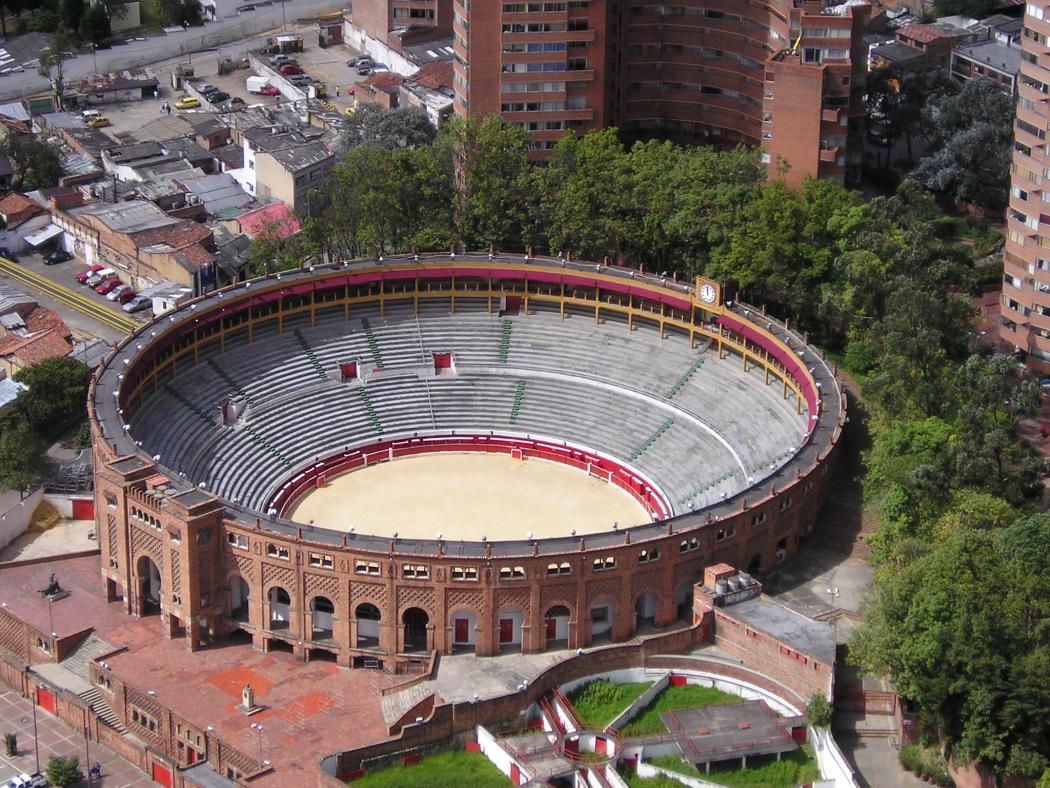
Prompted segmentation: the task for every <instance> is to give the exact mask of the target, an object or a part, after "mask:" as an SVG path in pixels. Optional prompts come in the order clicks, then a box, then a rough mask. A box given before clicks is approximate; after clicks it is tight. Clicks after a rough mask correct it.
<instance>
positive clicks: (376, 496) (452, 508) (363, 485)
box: [290, 454, 649, 541]
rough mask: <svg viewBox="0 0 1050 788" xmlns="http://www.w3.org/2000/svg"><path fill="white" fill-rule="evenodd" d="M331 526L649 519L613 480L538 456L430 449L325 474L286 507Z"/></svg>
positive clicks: (375, 530) (463, 534)
mask: <svg viewBox="0 0 1050 788" xmlns="http://www.w3.org/2000/svg"><path fill="white" fill-rule="evenodd" d="M290 516H291V517H292V518H293V519H295V520H298V521H299V522H301V523H305V522H309V521H310V520H313V521H314V522H315V523H316V524H317V525H321V526H324V527H325V528H331V529H333V530H337V531H348V530H350V527H351V526H353V527H354V528H356V529H357V533H362V534H382V535H390V534H394V533H397V534H398V535H399V536H401V537H404V538H414V539H433V538H435V537H436V536H437V534H438V532H441V533H442V535H443V536H444V538H445V539H469V540H479V539H480V538H481V537H482V536H487V537H488V538H489V540H491V541H499V540H508V539H524V538H525V537H526V535H527V534H528V533H529V532H532V534H533V535H534V536H536V537H537V538H545V537H551V536H568V534H569V532H570V531H571V530H572V529H573V528H575V529H576V533H578V534H586V533H594V532H596V531H607V530H610V529H611V528H612V525H613V523H614V522H615V523H619V524H620V525H621V526H629V525H639V524H641V523H644V522H648V521H649V518H648V515H647V514H646V513H645V510H644V509H643V508H642V507H641V506H640V505H639V504H638V503H637V502H636V501H635V500H634V499H633V498H632V497H631V496H630V495H628V494H627V493H625V492H624V491H623V490H621V489H620V488H618V487H615V486H613V485H611V484H608V483H606V482H603V481H599V480H598V479H595V478H592V477H590V476H587V475H586V474H585V473H583V472H582V471H577V470H575V469H573V468H568V467H566V466H564V465H559V464H558V463H553V462H544V461H543V460H524V461H522V460H513V459H511V458H510V457H507V456H504V455H499V454H429V455H424V456H420V457H406V458H404V459H400V460H394V461H393V462H384V463H381V464H379V465H373V466H372V467H370V468H363V469H361V470H359V471H354V472H352V473H348V474H345V475H344V476H340V477H339V478H337V479H334V480H331V481H329V483H328V486H327V487H324V488H322V489H319V490H315V491H313V492H311V493H310V494H308V495H307V496H306V497H305V498H303V500H302V501H301V502H300V503H299V504H298V505H297V506H296V507H295V509H294V510H292V512H291V513H290Z"/></svg>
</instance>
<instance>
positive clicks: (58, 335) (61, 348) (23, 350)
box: [0, 306, 73, 367]
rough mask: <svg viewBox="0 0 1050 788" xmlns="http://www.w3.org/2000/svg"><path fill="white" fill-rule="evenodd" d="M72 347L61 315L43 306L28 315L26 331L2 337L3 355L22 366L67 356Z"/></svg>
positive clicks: (24, 329) (0, 354)
mask: <svg viewBox="0 0 1050 788" xmlns="http://www.w3.org/2000/svg"><path fill="white" fill-rule="evenodd" d="M72 348H73V343H72V342H71V341H70V334H69V328H68V327H67V326H66V323H65V321H64V320H62V316H61V315H59V314H58V312H55V311H53V310H51V309H47V308H46V307H40V306H38V307H37V308H36V309H34V310H33V311H32V312H30V313H29V314H28V315H26V316H25V328H22V329H18V330H15V331H4V332H3V337H2V338H0V356H13V357H14V359H15V360H16V361H17V363H18V364H19V366H23V367H31V366H33V365H34V364H39V363H40V362H41V361H44V360H46V359H49V358H56V357H58V358H61V357H63V356H67V355H69V351H70V350H71V349H72Z"/></svg>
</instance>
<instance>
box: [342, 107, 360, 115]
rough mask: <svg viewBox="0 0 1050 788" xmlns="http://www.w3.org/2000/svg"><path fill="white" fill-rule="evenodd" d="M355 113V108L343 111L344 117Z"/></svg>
mask: <svg viewBox="0 0 1050 788" xmlns="http://www.w3.org/2000/svg"><path fill="white" fill-rule="evenodd" d="M355 112H357V107H347V108H346V109H344V110H343V114H344V115H353V114H354V113H355Z"/></svg>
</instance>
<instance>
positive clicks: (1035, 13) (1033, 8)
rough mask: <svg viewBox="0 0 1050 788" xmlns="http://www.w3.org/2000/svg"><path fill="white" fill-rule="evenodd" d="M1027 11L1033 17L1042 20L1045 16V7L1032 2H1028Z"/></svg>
mask: <svg viewBox="0 0 1050 788" xmlns="http://www.w3.org/2000/svg"><path fill="white" fill-rule="evenodd" d="M1025 13H1026V14H1028V16H1030V17H1032V19H1040V20H1041V19H1042V18H1043V9H1042V8H1040V7H1039V6H1037V5H1034V4H1032V3H1027V4H1026V5H1025Z"/></svg>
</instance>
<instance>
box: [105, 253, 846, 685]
mask: <svg viewBox="0 0 1050 788" xmlns="http://www.w3.org/2000/svg"><path fill="white" fill-rule="evenodd" d="M90 408H91V416H92V429H93V434H94V438H95V440H94V453H95V477H96V484H95V489H96V512H97V518H98V533H99V537H100V542H101V548H102V557H103V574H104V584H105V588H106V594H107V598H109V599H117V598H122V599H123V604H124V606H125V609H126V610H127V611H128V612H129V613H132V614H135V615H147V614H150V613H159V616H160V620H161V622H162V631H163V632H164V634H165V636H167V637H184V638H185V640H186V643H187V645H188V647H189V648H197V647H198V646H199V645H201V644H202V643H203V642H207V641H211V640H216V639H219V638H221V637H223V636H226V635H230V634H232V633H235V632H237V631H238V630H239V631H241V632H243V633H246V634H247V635H248V636H250V637H251V640H252V642H253V643H254V644H255V646H256V647H258V648H261V649H266V650H270V649H285V650H290V651H292V652H294V653H295V654H296V655H298V656H301V657H303V658H306V659H331V660H334V661H336V662H338V663H339V664H342V665H346V666H353V665H369V666H372V665H382V666H383V667H384V668H386V669H389V670H402V669H407V668H408V667H409V666H410V665H411V664H412V663H414V662H419V661H420V660H425V659H426V658H427V656H428V655H430V654H433V653H435V652H436V653H450V652H452V651H453V650H459V649H469V650H473V651H475V652H476V653H478V654H497V653H501V652H502V651H508V650H511V651H519V650H520V651H525V652H537V651H543V650H545V649H548V648H581V647H585V646H588V645H591V644H592V643H594V642H598V641H600V640H602V639H611V640H613V641H619V640H625V639H628V638H630V637H631V636H632V635H633V634H634V633H635V632H636V631H639V629H640V628H646V627H656V628H659V627H664V626H667V625H670V624H672V623H674V622H675V621H676V620H677V619H678V618H679V614H680V613H681V614H682V615H683V616H686V617H687V616H688V615H689V608H690V604H689V603H690V600H691V593H692V587H693V585H694V584H695V583H696V582H697V581H698V580H699V578H700V577H701V575H702V571H703V567H704V566H706V565H708V564H712V563H717V562H726V563H729V564H732V565H736V566H741V567H747V568H748V569H749V570H750V571H753V572H761V571H765V570H768V569H771V568H772V567H773V566H774V565H775V564H776V563H778V562H779V561H782V560H784V559H785V558H786V557H788V556H790V555H791V554H793V552H794V551H795V549H796V548H797V545H798V540H799V538H800V537H803V536H804V535H805V534H807V533H808V532H809V530H810V529H811V528H812V527H813V523H814V520H815V518H816V515H817V513H818V511H819V509H820V505H821V503H822V502H823V500H824V498H825V497H826V494H827V491H828V489H829V485H830V480H831V474H830V471H831V468H832V466H833V463H834V459H835V456H836V447H837V443H838V439H839V436H840V431H841V427H842V424H843V422H844V419H845V400H844V397H843V395H842V393H841V390H840V387H839V384H838V382H837V381H836V378H835V375H834V370H833V369H832V368H831V367H830V366H829V365H828V364H827V363H826V362H825V361H824V360H823V358H822V357H821V354H820V353H819V351H817V350H816V349H815V348H813V347H811V346H808V345H807V344H806V341H805V338H804V337H802V336H799V335H797V334H795V333H793V332H791V331H790V330H789V329H788V327H787V326H785V325H784V324H782V323H780V322H778V321H774V320H772V319H771V318H768V317H766V316H764V315H761V314H758V313H757V312H754V311H751V310H748V309H747V308H744V307H741V306H739V305H735V304H730V303H729V302H723V298H722V294H721V293H720V292H719V288H718V285H717V283H713V282H708V281H706V280H697V281H696V282H695V283H691V284H687V283H682V282H675V281H672V280H670V279H667V278H664V277H658V276H652V275H649V274H645V273H643V272H640V271H634V270H630V269H622V268H616V267H610V266H605V265H598V264H595V263H585V262H574V261H569V260H564V259H558V258H536V257H522V256H520V255H519V256H501V255H463V254H457V255H449V254H443V255H420V256H406V257H398V258H388V259H385V260H384V259H377V260H358V261H350V262H345V263H338V264H331V265H326V266H316V267H314V268H311V269H309V270H302V271H296V272H285V273H283V274H279V275H278V274H275V275H271V276H269V277H266V278H262V279H257V280H253V281H250V282H246V283H243V284H239V285H235V286H231V287H229V288H227V289H225V290H222V291H218V292H215V293H210V294H208V295H206V296H203V297H201V298H199V299H196V300H195V301H193V302H191V303H189V304H185V305H183V306H181V307H180V308H178V309H177V310H176V311H174V312H172V313H169V314H167V315H165V316H163V317H162V318H160V319H158V320H157V321H156V322H154V323H153V324H151V325H149V326H147V327H146V328H144V329H143V330H141V331H140V332H138V333H137V334H136V335H134V336H133V337H131V338H129V339H128V340H127V341H126V342H124V343H123V344H122V345H121V346H120V347H119V348H118V349H117V350H116V351H115V352H114V354H113V355H112V356H111V357H110V358H109V359H108V360H107V361H106V363H105V364H104V365H103V367H102V368H101V369H100V370H99V372H98V374H97V376H96V379H95V383H94V386H93V389H92V392H91V396H90ZM436 452H484V453H500V454H505V455H507V456H509V457H511V458H514V459H516V460H519V461H521V462H535V461H542V460H547V461H555V462H559V463H562V464H564V465H566V466H569V467H571V468H574V469H576V471H577V472H580V473H587V474H589V475H591V476H594V477H597V478H599V479H602V480H605V481H606V482H607V483H609V484H615V485H616V486H618V487H620V488H621V489H623V490H625V491H626V492H627V493H629V494H630V495H631V496H633V497H634V498H635V500H636V501H638V502H639V504H640V506H641V507H644V511H645V513H646V516H645V519H646V520H648V521H647V522H641V523H638V524H632V525H627V524H624V525H620V524H618V523H617V524H615V525H614V524H610V525H609V527H608V528H606V529H604V530H600V529H599V530H598V531H597V532H595V533H587V534H584V533H575V529H574V527H573V524H572V523H565V524H564V526H563V527H561V528H560V530H559V532H560V534H561V535H558V536H554V537H550V538H538V537H533V538H529V535H527V534H519V533H508V532H505V531H504V530H502V529H501V528H500V515H499V512H498V511H494V512H493V513H492V524H491V527H489V528H486V533H485V535H484V536H485V538H484V539H481V538H470V539H468V538H464V539H458V538H455V535H454V534H453V533H448V534H444V535H443V538H440V539H439V538H438V537H437V535H436V533H435V537H434V538H433V539H418V538H404V537H401V536H399V535H397V534H395V533H381V532H379V531H375V532H365V531H363V530H360V529H357V528H356V527H355V526H354V524H353V516H352V506H351V507H349V511H348V515H347V517H346V518H345V521H341V522H339V523H335V522H332V523H326V522H320V521H318V522H315V523H312V524H311V523H297V522H294V521H292V520H289V519H286V518H285V516H284V514H285V513H286V512H287V511H288V510H289V508H290V507H291V506H292V505H293V504H294V503H295V502H296V501H298V500H299V499H300V498H302V496H303V495H304V494H305V493H307V492H309V491H310V490H311V489H316V488H317V487H318V485H324V484H326V482H327V480H329V479H331V478H333V477H335V476H338V475H339V474H342V473H346V472H349V471H352V470H354V469H356V468H359V467H361V466H363V465H365V464H372V463H375V462H386V461H391V460H393V461H394V462H396V461H397V458H398V457H404V456H412V455H415V454H419V453H436ZM377 494H380V495H381V494H382V493H381V491H379V492H377ZM436 503H440V505H442V506H444V507H446V508H448V509H451V510H452V511H454V509H455V501H443V502H436ZM391 505H392V506H393V505H396V501H392V502H391Z"/></svg>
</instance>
